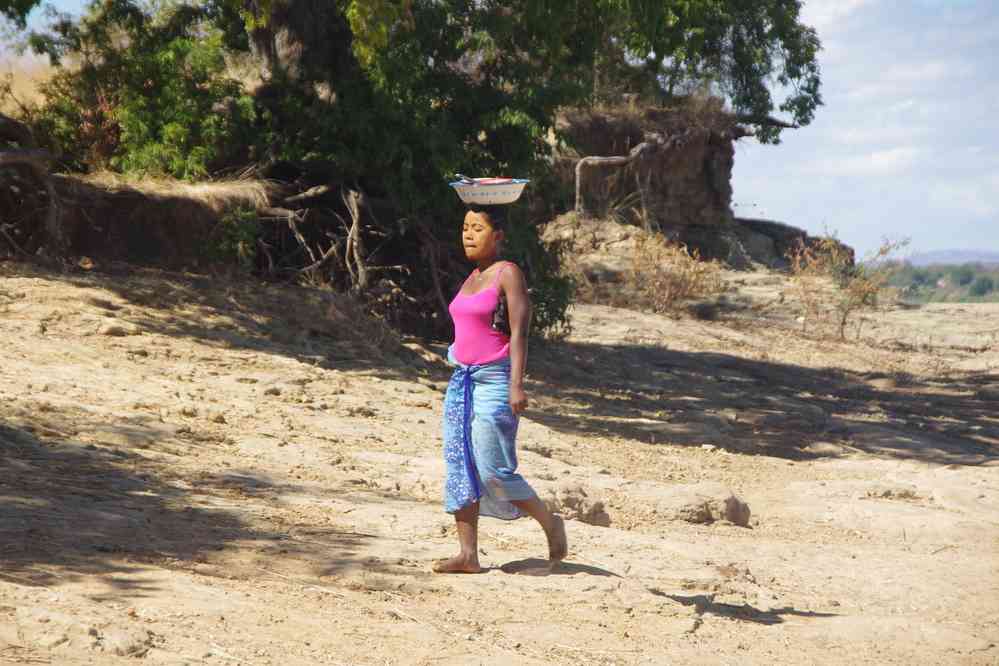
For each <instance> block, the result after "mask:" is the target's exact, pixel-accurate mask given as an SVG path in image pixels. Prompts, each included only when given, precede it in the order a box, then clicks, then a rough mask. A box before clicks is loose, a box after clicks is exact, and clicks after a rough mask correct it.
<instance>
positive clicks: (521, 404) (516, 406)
mask: <svg viewBox="0 0 999 666" xmlns="http://www.w3.org/2000/svg"><path fill="white" fill-rule="evenodd" d="M510 409H511V410H512V411H513V413H514V414H515V415H517V416H520V414H521V412H523V411H524V410H525V409H527V394H526V393H524V387H522V386H511V387H510Z"/></svg>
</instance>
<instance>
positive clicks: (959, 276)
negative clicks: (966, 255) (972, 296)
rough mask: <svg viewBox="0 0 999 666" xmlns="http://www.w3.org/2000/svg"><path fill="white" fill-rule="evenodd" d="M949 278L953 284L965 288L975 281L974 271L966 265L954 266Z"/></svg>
mask: <svg viewBox="0 0 999 666" xmlns="http://www.w3.org/2000/svg"><path fill="white" fill-rule="evenodd" d="M951 277H952V278H953V280H954V282H956V283H957V284H959V285H960V286H962V287H966V286H968V285H969V284H971V282H972V281H973V280H974V279H975V269H974V268H972V267H971V266H968V265H967V264H965V265H963V266H956V267H955V268H954V269H952V270H951Z"/></svg>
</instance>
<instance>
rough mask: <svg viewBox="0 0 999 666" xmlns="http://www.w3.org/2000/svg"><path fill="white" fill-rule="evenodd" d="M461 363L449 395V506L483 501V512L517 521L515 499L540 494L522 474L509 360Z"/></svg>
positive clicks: (455, 508) (446, 491) (446, 441)
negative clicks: (513, 410) (518, 467)
mask: <svg viewBox="0 0 999 666" xmlns="http://www.w3.org/2000/svg"><path fill="white" fill-rule="evenodd" d="M447 358H448V361H449V362H450V363H451V364H452V365H454V366H456V368H455V371H454V374H453V375H452V376H451V381H450V383H448V387H447V394H446V395H445V397H444V467H445V479H444V509H445V510H446V511H447V512H448V513H455V512H457V511H459V510H461V509H463V508H465V507H466V506H468V505H470V504H473V503H475V502H479V515H481V516H492V517H494V518H502V519H503V520H512V519H514V518H520V516H521V515H522V513H521V512H520V510H519V509H517V507H516V506H514V505H513V504H511V503H510V500H528V499H531V498H533V497H536V496H537V495H536V494H535V493H534V490H533V489H532V488H531V486H530V485H529V484H528V483H527V481H525V480H524V477H522V476H521V475H520V474H517V449H516V442H517V422H518V418H517V417H516V416H515V415H514V413H513V412H512V411H511V410H510V359H509V358H505V359H501V360H499V361H496V362H494V363H487V364H485V365H462V364H461V363H459V362H458V361H456V360H455V358H454V356H453V355H452V354H451V350H450V349H449V350H448V357H447Z"/></svg>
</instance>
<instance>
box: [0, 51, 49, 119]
mask: <svg viewBox="0 0 999 666" xmlns="http://www.w3.org/2000/svg"><path fill="white" fill-rule="evenodd" d="M54 71H55V70H54V69H53V68H52V67H50V66H49V65H47V64H45V63H44V62H42V61H38V60H33V59H29V58H19V59H16V60H5V61H0V88H7V87H8V86H9V94H8V95H0V113H15V112H17V111H18V110H19V105H30V104H34V103H37V102H39V101H41V93H40V92H39V86H40V85H41V84H42V83H44V82H45V81H47V80H48V79H49V78H50V77H51V76H52V74H53V72H54Z"/></svg>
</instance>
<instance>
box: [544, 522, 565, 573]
mask: <svg viewBox="0 0 999 666" xmlns="http://www.w3.org/2000/svg"><path fill="white" fill-rule="evenodd" d="M545 536H547V537H548V559H549V560H551V561H552V562H560V561H561V560H564V559H565V556H566V555H568V554H569V540H568V539H567V538H566V536H565V521H563V520H562V518H561V516H556V515H552V527H551V531H549V532H547V533H546V535H545Z"/></svg>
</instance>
